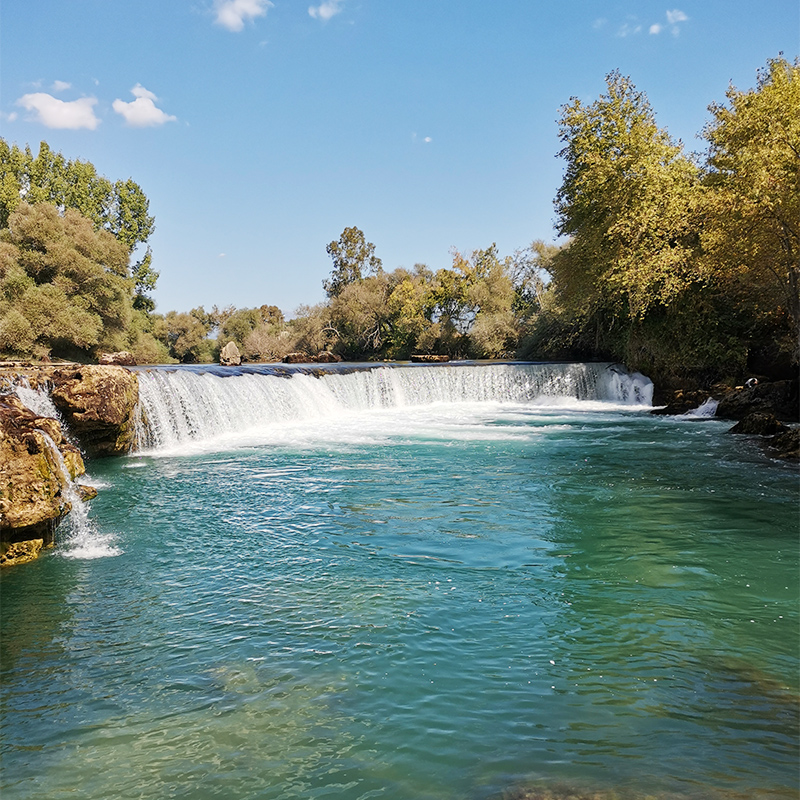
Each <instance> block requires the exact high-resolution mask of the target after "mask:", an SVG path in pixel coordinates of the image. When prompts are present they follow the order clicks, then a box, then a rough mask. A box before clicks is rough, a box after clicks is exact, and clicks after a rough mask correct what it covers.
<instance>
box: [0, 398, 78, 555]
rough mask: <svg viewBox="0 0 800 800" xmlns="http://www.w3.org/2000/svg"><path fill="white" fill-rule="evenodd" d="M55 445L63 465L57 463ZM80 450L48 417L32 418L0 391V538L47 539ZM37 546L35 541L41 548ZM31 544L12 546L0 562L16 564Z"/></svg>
mask: <svg viewBox="0 0 800 800" xmlns="http://www.w3.org/2000/svg"><path fill="white" fill-rule="evenodd" d="M53 447H55V448H56V449H57V450H58V452H59V453H60V454H61V458H62V459H63V462H64V467H65V468H66V472H67V473H68V474H65V472H64V469H63V468H62V465H61V463H60V460H59V457H58V455H57V454H56V453H55V452H53ZM84 471H85V469H84V465H83V459H82V458H81V454H80V451H79V450H78V448H77V447H75V446H74V445H73V444H70V443H69V442H68V441H67V440H66V439H65V438H64V436H63V434H62V432H61V427H60V426H59V424H58V422H57V421H56V420H54V419H49V418H46V417H37V416H36V414H34V413H33V411H31V410H30V409H28V408H26V407H25V406H24V405H23V404H22V402H21V401H20V400H19V398H18V397H16V396H15V395H0V542H3V543H4V544H3V547H2V550H3V551H6V550H8V545H9V544H13V543H19V542H23V541H30V540H35V539H41V540H42V544H43V545H48V544H51V543H52V541H53V533H54V531H55V528H56V526H57V524H58V522H59V520H60V519H61V518H62V517H63V516H64V515H65V514H66V513H67V512H68V511H69V510H70V508H71V504H70V503H69V501H68V500H67V498H66V496H65V488H66V486H67V485H68V483H69V481H70V479H75V478H76V477H77V476H78V475H82V474H83V473H84ZM41 546H42V545H39V548H38V549H40V548H41ZM34 549H35V551H36V553H38V549H37V548H35V547H34V546H33V545H31V546H30V547H27V548H17V550H19V553H18V554H17V556H15V557H13V558H12V557H7V558H6V559H5V560H4V561H2V563H20V561H19V558H24V560H31V558H35V555H32V556H31V557H30V558H27V557H25V553H28V554H29V555H30V553H32V552H33V550H34Z"/></svg>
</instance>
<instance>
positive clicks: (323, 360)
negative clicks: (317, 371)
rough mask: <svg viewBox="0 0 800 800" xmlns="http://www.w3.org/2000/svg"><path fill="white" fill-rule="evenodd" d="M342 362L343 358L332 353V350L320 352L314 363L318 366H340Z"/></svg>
mask: <svg viewBox="0 0 800 800" xmlns="http://www.w3.org/2000/svg"><path fill="white" fill-rule="evenodd" d="M341 360H342V357H341V356H337V355H336V353H331V352H330V350H320V352H319V353H317V354H316V355H315V356H314V361H315V362H316V363H317V364H338V363H339V362H340V361H341Z"/></svg>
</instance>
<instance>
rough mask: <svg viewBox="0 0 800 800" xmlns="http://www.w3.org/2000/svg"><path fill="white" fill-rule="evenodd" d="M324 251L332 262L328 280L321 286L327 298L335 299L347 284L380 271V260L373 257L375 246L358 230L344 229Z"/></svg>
mask: <svg viewBox="0 0 800 800" xmlns="http://www.w3.org/2000/svg"><path fill="white" fill-rule="evenodd" d="M325 249H326V250H327V251H328V255H329V256H330V257H331V259H332V260H333V271H332V273H331V277H330V280H326V281H323V284H322V286H323V288H324V289H325V292H326V293H327V295H328V297H331V298H333V297H337V296H338V295H340V294H341V293H342V292H343V291H344V289H345V287H346V286H348V285H349V284H351V283H354V282H357V281H360V280H362V278H365V277H367V275H368V274H378V273H380V271H381V269H382V266H381V260H380V259H379V258H378V257H377V256H376V255H375V245H374V244H372V242H368V241H367V240H366V238H365V237H364V233H363V231H361V230H359V229H358V228H355V227H353V228H345V229H344V230H343V231H342V234H341V236H340V237H339V239H338V241H333V242H330V243H329V244H328V246H327V247H326V248H325Z"/></svg>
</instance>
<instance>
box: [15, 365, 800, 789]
mask: <svg viewBox="0 0 800 800" xmlns="http://www.w3.org/2000/svg"><path fill="white" fill-rule="evenodd" d="M276 380H277V379H276ZM268 417H269V415H268V414H267V415H265V418H264V424H263V426H262V427H261V428H260V429H258V430H256V429H247V430H243V431H239V433H238V434H236V435H235V436H233V435H229V436H226V437H222V438H218V439H213V438H212V439H208V438H207V437H205V438H204V437H203V436H200V437H197V436H196V437H195V438H193V439H191V440H186V441H184V442H183V443H182V444H177V445H176V444H175V442H171V443H170V445H169V447H164V448H162V449H161V450H159V449H156V450H150V451H148V452H145V453H143V454H138V455H133V456H131V457H128V458H125V459H119V460H112V461H104V462H96V463H94V464H92V465H91V469H90V474H91V478H92V480H93V481H95V482H96V483H97V484H98V485H99V486H100V494H99V496H98V498H97V499H96V500H95V501H93V502H92V504H91V509H90V518H91V525H92V531H91V535H92V536H93V537H94V542H95V547H94V549H93V548H92V547H91V546H89V547H88V548H87V547H86V542H85V541H82V542H81V546H80V547H78V546H77V545H76V542H75V541H74V540H71V539H70V530H69V527H68V526H64V527H63V533H62V541H61V543H60V544H59V546H58V547H57V548H56V549H55V550H54V551H52V552H50V553H49V554H48V555H46V556H45V557H43V558H41V559H39V561H37V562H35V563H33V564H31V565H27V566H25V567H19V568H12V569H8V570H6V571H5V572H4V573H3V575H2V581H0V591H1V592H2V595H1V599H2V605H1V606H0V609H1V611H2V645H3V648H2V689H3V709H2V711H3V728H2V737H3V744H2V747H3V758H2V797H3V800H17V798H25V799H26V800H33V799H34V798H35V799H36V800H39V799H41V800H44V799H45V798H47V800H61V799H62V798H73V797H80V798H89V799H90V800H91V799H93V798H187V799H188V798H191V800H204V799H205V798H225V799H226V800H239V799H240V798H276V799H277V798H342V800H351V798H352V800H355V799H356V798H392V799H394V798H397V799H398V800H400V799H401V798H430V800H450V799H451V798H452V799H455V798H476V799H477V798H500V797H504V796H506V797H508V796H511V793H513V792H514V791H522V790H524V789H525V788H526V787H529V788H530V787H555V786H561V785H566V786H568V787H571V789H572V790H575V791H577V790H579V789H580V790H582V791H586V792H589V791H594V792H598V793H599V794H598V795H597V796H598V797H603V798H605V797H612V796H617V795H619V796H624V797H629V796H630V797H641V796H644V795H648V796H655V797H659V798H661V797H680V798H684V797H687V798H688V797H691V798H701V797H710V798H718V797H719V798H731V797H735V798H739V797H741V798H745V797H747V798H751V797H756V798H760V797H763V798H794V797H797V796H798V791H799V790H800V784H799V782H798V763H799V762H798V756H799V755H800V752H799V751H798V741H799V740H800V735H799V733H798V697H799V696H800V687H799V686H798V682H799V681H798V653H799V649H798V648H799V647H800V643H799V639H800V616H799V614H798V607H799V606H800V602H799V601H798V573H799V565H798V530H799V526H798V503H797V500H798V473H797V471H796V470H795V469H792V468H790V467H787V466H786V465H783V464H780V463H777V462H773V461H770V460H769V459H767V458H766V457H765V456H764V455H763V454H762V453H761V452H760V451H759V450H757V449H755V447H754V446H753V445H752V444H751V443H750V442H747V441H745V440H742V439H739V438H737V437H732V436H727V435H726V434H725V433H724V431H725V430H726V429H727V427H729V425H726V424H725V423H721V422H717V421H703V422H698V421H690V420H685V419H677V418H663V417H654V416H652V415H650V414H648V413H647V412H646V411H645V410H642V409H641V408H633V407H625V406H621V405H618V404H613V403H609V402H599V401H596V402H590V401H580V402H578V401H575V402H568V401H566V400H565V401H563V402H555V401H549V402H548V403H544V404H542V403H536V402H493V401H486V400H484V401H481V402H474V401H470V402H459V403H454V402H438V403H434V404H423V405H415V406H406V407H376V408H370V409H367V410H364V409H361V410H358V411H344V412H342V413H338V414H336V415H333V416H328V417H327V418H314V419H304V420H300V421H294V422H287V421H286V420H281V421H279V422H278V423H275V422H273V421H271V420H270V419H269V418H268ZM75 535H76V536H77V532H76V533H75ZM531 791H532V790H531ZM615 793H616V794H615ZM532 796H533V795H532ZM554 796H555V795H554Z"/></svg>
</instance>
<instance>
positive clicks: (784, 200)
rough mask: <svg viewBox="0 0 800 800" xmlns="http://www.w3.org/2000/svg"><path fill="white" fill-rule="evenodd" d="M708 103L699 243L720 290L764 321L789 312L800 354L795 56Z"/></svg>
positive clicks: (799, 93)
mask: <svg viewBox="0 0 800 800" xmlns="http://www.w3.org/2000/svg"><path fill="white" fill-rule="evenodd" d="M726 96H727V99H728V103H727V104H719V103H715V104H713V105H711V106H710V110H711V112H712V114H713V115H714V119H713V120H712V121H711V123H709V125H708V126H707V127H706V129H705V131H704V135H705V138H706V139H707V140H708V142H709V151H708V176H707V180H706V183H707V185H708V187H709V190H710V191H709V192H707V195H706V198H707V203H706V214H707V224H706V228H705V232H704V236H703V244H704V249H705V252H706V255H707V257H708V258H709V259H710V262H711V265H712V267H713V269H714V270H715V273H716V275H717V276H718V279H719V281H720V282H721V287H720V288H721V290H723V291H726V292H728V293H730V294H731V295H732V296H733V298H734V299H735V301H736V302H737V303H739V304H741V305H742V306H743V307H745V308H748V309H749V310H750V311H751V313H752V314H753V315H754V316H756V317H760V318H761V319H763V318H764V317H765V316H771V317H773V318H774V321H775V322H778V321H779V318H780V317H781V316H782V315H787V316H789V317H790V318H791V320H792V324H793V328H794V350H795V358H797V355H798V353H800V60H798V59H795V61H794V63H790V62H788V61H787V60H786V59H784V58H775V59H771V60H770V61H769V62H768V63H767V66H766V67H765V68H764V69H762V70H760V71H759V73H758V80H757V86H756V88H755V89H751V90H749V91H740V90H738V89H736V88H735V87H733V86H731V87H730V88H729V89H728V91H727V93H726Z"/></svg>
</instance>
